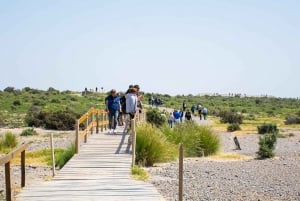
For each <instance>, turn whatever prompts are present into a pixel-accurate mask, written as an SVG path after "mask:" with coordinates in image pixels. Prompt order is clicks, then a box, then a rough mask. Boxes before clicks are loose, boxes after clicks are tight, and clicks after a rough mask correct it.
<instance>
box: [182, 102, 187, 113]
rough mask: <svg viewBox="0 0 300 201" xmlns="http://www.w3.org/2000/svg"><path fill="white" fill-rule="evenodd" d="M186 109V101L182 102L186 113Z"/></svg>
mask: <svg viewBox="0 0 300 201" xmlns="http://www.w3.org/2000/svg"><path fill="white" fill-rule="evenodd" d="M186 107H187V106H186V102H185V100H184V101H183V102H182V110H183V111H185V110H186Z"/></svg>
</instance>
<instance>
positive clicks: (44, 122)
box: [25, 106, 79, 130]
mask: <svg viewBox="0 0 300 201" xmlns="http://www.w3.org/2000/svg"><path fill="white" fill-rule="evenodd" d="M78 116H79V115H78V114H76V113H74V112H72V111H70V110H64V111H55V112H47V111H40V109H39V108H38V107H36V106H33V107H31V108H30V109H29V111H28V113H27V115H26V117H25V122H26V123H27V125H28V126H30V127H32V126H34V127H44V128H46V129H53V130H73V129H74V124H75V120H76V118H77V117H78Z"/></svg>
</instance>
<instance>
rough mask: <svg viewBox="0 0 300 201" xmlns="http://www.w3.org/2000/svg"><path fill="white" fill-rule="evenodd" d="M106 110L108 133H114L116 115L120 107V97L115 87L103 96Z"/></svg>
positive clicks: (116, 122)
mask: <svg viewBox="0 0 300 201" xmlns="http://www.w3.org/2000/svg"><path fill="white" fill-rule="evenodd" d="M105 105H106V111H107V112H108V121H109V131H108V132H109V133H110V132H113V133H115V129H116V127H117V124H118V116H119V112H120V109H121V105H120V98H119V96H117V92H116V90H115V89H112V90H111V91H110V95H109V96H107V97H106V98H105Z"/></svg>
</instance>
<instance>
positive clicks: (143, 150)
mask: <svg viewBox="0 0 300 201" xmlns="http://www.w3.org/2000/svg"><path fill="white" fill-rule="evenodd" d="M136 133H137V135H136V163H137V164H140V165H143V166H153V164H154V163H156V162H166V161H170V160H172V159H174V158H175V157H176V149H175V148H174V146H172V144H170V143H169V142H168V141H167V140H166V138H165V136H164V135H163V133H162V132H161V131H160V130H159V129H158V128H157V127H155V126H152V125H150V124H147V123H144V124H141V125H139V126H137V129H136Z"/></svg>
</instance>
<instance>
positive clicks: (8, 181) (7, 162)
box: [0, 143, 28, 201]
mask: <svg viewBox="0 0 300 201" xmlns="http://www.w3.org/2000/svg"><path fill="white" fill-rule="evenodd" d="M27 147H28V144H24V143H23V144H22V145H20V146H19V147H18V148H16V149H15V150H13V151H11V152H9V153H8V154H6V155H5V156H3V157H1V158H0V165H3V164H5V184H6V200H7V201H11V200H12V190H11V178H10V161H11V160H12V159H13V158H15V157H16V156H17V155H19V154H21V187H24V186H25V150H26V149H27Z"/></svg>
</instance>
